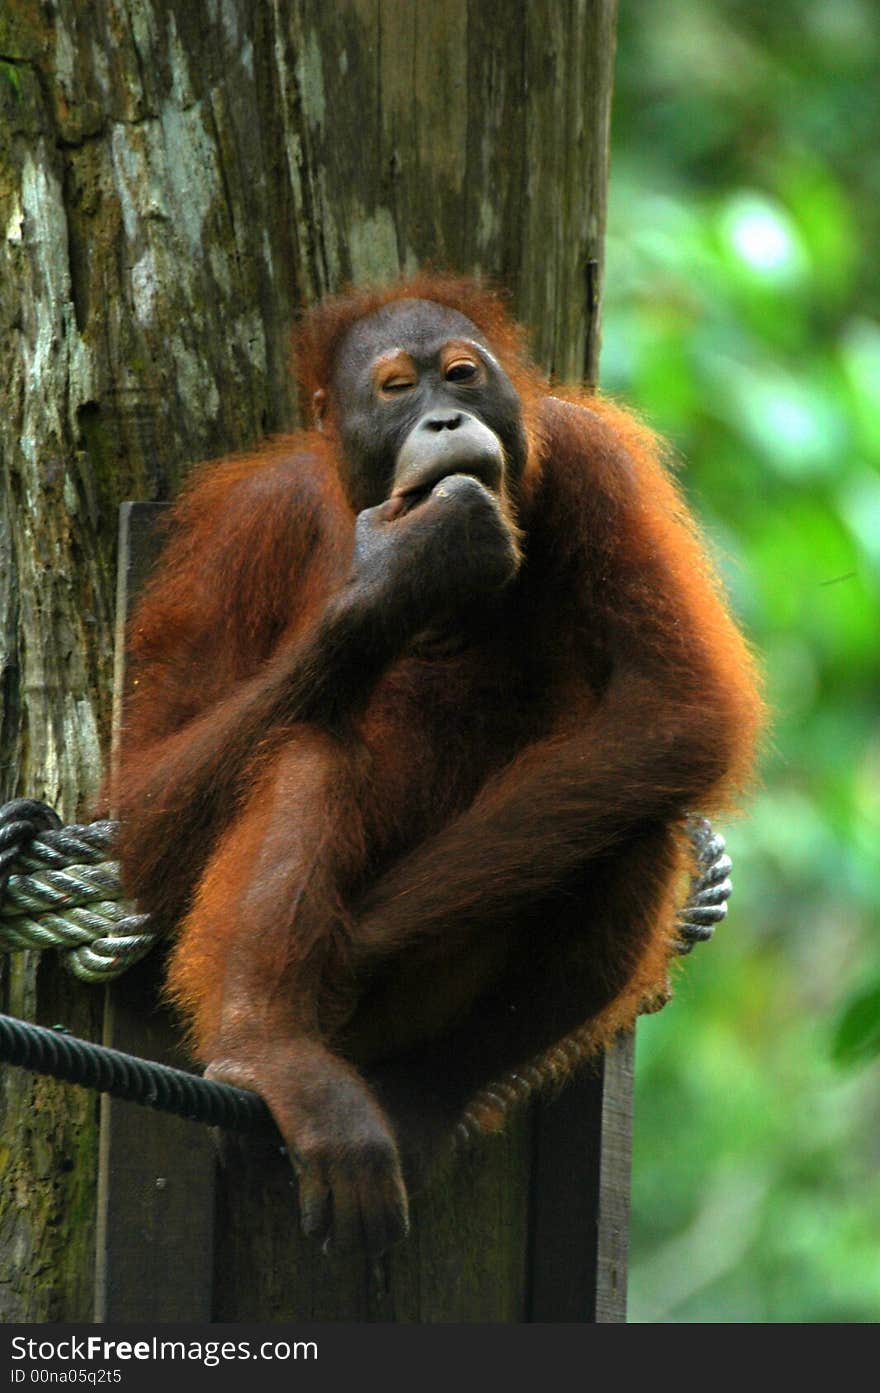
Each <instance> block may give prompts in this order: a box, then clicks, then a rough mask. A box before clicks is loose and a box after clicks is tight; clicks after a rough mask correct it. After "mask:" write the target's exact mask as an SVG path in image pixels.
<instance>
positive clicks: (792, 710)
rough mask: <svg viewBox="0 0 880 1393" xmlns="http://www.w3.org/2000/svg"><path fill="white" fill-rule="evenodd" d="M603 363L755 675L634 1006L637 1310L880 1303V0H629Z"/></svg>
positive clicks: (817, 1313) (874, 1308)
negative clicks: (735, 813) (674, 919)
mask: <svg viewBox="0 0 880 1393" xmlns="http://www.w3.org/2000/svg"><path fill="white" fill-rule="evenodd" d="M613 151H614V152H613V163H612V176H611V226H610V233H609V239H608V261H607V289H606V306H605V333H604V346H603V351H602V384H603V386H604V388H605V390H606V391H609V392H612V393H619V394H620V395H622V396H623V397H624V398H625V399H627V400H628V401H629V402H631V403H632V404H634V405H635V406H636V407H637V408H638V409H639V410H640V411H641V412H642V413H643V414H644V415H645V416H647V418H648V419H649V420H650V421H651V422H652V423H653V424H654V425H655V426H657V427H658V428H659V429H660V430H661V431H663V432H664V433H665V434H666V435H667V436H669V437H670V438H671V440H672V441H673V442H674V444H675V446H676V447H677V449H678V451H679V453H680V454H681V456H682V457H683V458H684V460H685V461H686V471H685V474H684V479H685V484H686V488H687V490H688V493H689V494H690V496H691V498H692V499H693V501H694V504H695V507H696V509H697V511H698V513H699V515H700V516H701V517H702V519H703V521H704V523H705V526H706V529H707V532H708V535H709V538H710V540H711V543H712V545H713V547H714V548H715V549H716V550H717V554H718V556H719V558H720V565H721V569H722V571H723V574H724V576H725V579H726V582H727V584H728V586H729V589H730V592H731V595H732V598H733V601H734V604H735V606H736V608H737V610H738V612H739V614H740V615H741V617H742V620H743V622H744V624H745V627H746V629H747V631H748V633H749V635H750V636H751V638H752V639H753V641H754V643H755V645H756V647H757V649H758V651H759V653H760V655H761V657H762V662H763V665H764V668H765V671H766V674H767V687H768V697H769V701H770V703H771V706H772V708H773V725H772V730H771V733H770V736H769V739H768V742H767V746H766V752H765V758H764V761H763V766H762V774H761V781H760V785H759V788H758V790H757V793H756V795H755V796H754V797H753V798H752V799H751V800H750V804H749V809H748V816H747V817H746V818H744V819H743V820H742V821H740V822H739V823H736V824H732V825H730V826H729V827H726V828H725V829H724V830H725V832H726V834H727V839H728V844H729V846H730V849H731V853H732V855H733V857H734V881H735V894H734V899H733V901H732V904H731V911H730V916H729V918H728V921H727V923H726V924H725V925H723V926H722V927H721V929H720V930H719V931H718V933H717V935H716V938H715V940H714V942H713V943H712V944H711V945H710V946H708V947H706V948H703V949H702V950H700V949H698V950H697V951H696V952H695V953H694V954H693V956H692V958H690V959H689V960H688V961H687V963H686V966H685V970H684V972H683V973H682V974H681V975H680V977H679V982H678V989H677V996H676V1000H675V1001H674V1002H673V1004H672V1005H671V1006H670V1007H668V1008H667V1010H666V1011H664V1012H663V1013H662V1014H661V1015H660V1016H658V1017H653V1018H650V1019H646V1020H643V1021H642V1022H641V1024H640V1026H639V1032H638V1086H637V1098H636V1145H635V1160H634V1215H633V1248H634V1253H633V1268H632V1277H631V1318H632V1319H633V1320H636V1321H638V1320H642V1321H644V1320H661V1321H743V1320H748V1321H834V1320H849V1321H852V1320H855V1321H866V1320H878V1319H880V1058H878V1053H880V913H878V909H880V871H878V866H880V716H878V707H880V681H878V678H880V605H878V592H880V584H878V582H880V474H878V466H880V279H878V276H877V261H878V257H880V235H878V234H880V8H878V6H877V4H874V3H870V0H833V3H832V0H800V2H799V3H793V0H775V3H773V4H772V5H768V4H765V3H763V0H761V3H758V0H749V2H748V3H742V2H740V3H737V2H736V0H700V3H698V4H695V3H693V0H664V2H663V3H662V4H658V3H656V0H623V3H622V5H621V24H620V37H619V49H618V86H617V93H616V106H615V119H614V140H613Z"/></svg>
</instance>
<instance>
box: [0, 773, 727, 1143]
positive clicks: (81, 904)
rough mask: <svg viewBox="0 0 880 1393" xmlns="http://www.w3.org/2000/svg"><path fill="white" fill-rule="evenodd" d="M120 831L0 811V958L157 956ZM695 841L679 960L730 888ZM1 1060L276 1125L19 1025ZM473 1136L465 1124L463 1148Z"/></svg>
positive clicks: (228, 1099) (698, 834)
mask: <svg viewBox="0 0 880 1393" xmlns="http://www.w3.org/2000/svg"><path fill="white" fill-rule="evenodd" d="M116 830H117V824H116V823H114V822H93V823H90V824H87V825H84V826H78V825H71V826H66V827H65V826H62V825H61V822H60V819H59V818H58V816H57V814H55V813H54V812H53V811H52V809H51V808H49V807H47V805H46V804H45V803H37V802H35V801H34V800H32V799H25V798H19V799H16V800H15V802H13V803H7V804H5V805H4V806H3V807H0V952H4V951H5V952H11V951H16V950H21V949H43V948H57V949H59V950H60V951H61V954H62V961H63V962H64V964H65V966H66V967H67V968H68V970H69V971H71V972H72V973H74V975H75V976H76V977H79V978H81V979H82V980H83V981H87V982H100V981H110V980H112V979H113V978H114V977H118V976H119V975H120V973H122V972H124V971H125V970H126V968H128V967H130V966H131V965H132V964H133V963H135V962H137V961H138V960H139V959H140V958H142V957H144V955H145V954H146V953H148V952H149V951H150V949H151V948H152V947H153V946H154V945H155V944H156V943H157V942H158V939H159V935H158V934H155V933H152V932H151V931H150V928H149V916H148V915H146V914H135V913H134V912H133V907H132V906H131V905H130V904H129V903H128V902H127V901H126V900H125V899H124V898H123V892H122V887H121V885H120V881H119V866H118V863H117V862H116V861H113V860H112V859H110V853H111V852H112V845H113V840H114V837H115V835H116ZM688 833H689V835H690V838H691V842H692V844H693V847H694V852H695V859H696V870H695V873H694V875H693V877H692V880H691V887H690V893H689V895H688V899H687V901H686V903H685V905H684V906H683V908H682V909H681V911H680V912H679V915H678V917H677V920H676V932H677V935H678V937H677V940H676V943H675V949H676V952H678V953H682V954H685V953H690V952H691V950H692V949H693V947H694V945H695V944H696V943H704V942H706V941H707V940H708V939H710V938H711V937H712V935H713V933H714V931H715V926H716V925H717V924H719V923H720V922H721V921H722V920H723V919H724V917H725V915H726V914H727V900H728V899H729V897H730V894H731V890H732V886H731V882H730V870H731V861H730V857H729V856H728V855H727V853H726V851H725V846H724V838H723V837H721V836H720V835H719V834H718V833H717V832H713V830H712V827H711V824H710V823H709V822H708V821H707V819H705V818H690V819H689V820H688ZM569 1055H571V1056H572V1057H571V1058H569ZM581 1055H582V1051H581V1049H580V1046H579V1044H578V1042H577V1040H576V1039H575V1037H572V1038H571V1039H570V1040H566V1041H563V1042H562V1043H561V1044H560V1045H559V1046H557V1048H556V1050H555V1051H553V1052H551V1055H549V1056H548V1057H547V1061H545V1063H547V1064H548V1067H549V1069H550V1074H549V1075H548V1074H547V1070H546V1069H545V1070H544V1072H543V1073H541V1074H540V1076H539V1075H538V1074H537V1073H536V1071H535V1070H534V1069H525V1070H524V1071H523V1075H522V1076H520V1075H518V1074H511V1075H510V1076H509V1077H506V1078H504V1079H502V1080H500V1081H499V1082H498V1084H496V1085H493V1087H494V1088H495V1090H496V1092H495V1093H493V1094H491V1095H487V1100H488V1101H489V1102H492V1101H494V1102H495V1103H497V1104H500V1105H501V1106H502V1107H506V1106H507V1105H511V1104H514V1103H516V1102H518V1101H520V1095H522V1096H523V1097H525V1096H528V1094H529V1093H530V1092H531V1091H532V1085H533V1084H535V1083H541V1082H543V1081H546V1077H552V1076H554V1074H555V1073H557V1072H558V1073H559V1076H560V1077H562V1076H563V1075H564V1074H566V1073H568V1072H569V1071H570V1068H571V1067H572V1066H573V1064H575V1063H576V1062H577V1060H578V1059H579V1058H580V1057H581ZM557 1056H558V1059H557ZM0 1059H3V1060H5V1061H6V1062H7V1063H9V1064H14V1065H18V1066H20V1067H21V1068H25V1069H32V1070H34V1071H35V1072H36V1073H38V1074H50V1075H52V1077H53V1078H58V1079H63V1080H64V1081H65V1082H67V1083H73V1084H81V1085H83V1086H84V1087H86V1088H94V1089H98V1090H99V1091H100V1092H102V1093H109V1094H110V1095H111V1096H113V1097H115V1098H124V1099H127V1100H128V1101H129V1102H133V1103H141V1104H144V1105H145V1106H147V1107H153V1108H158V1109H159V1110H160V1111H163V1112H172V1113H176V1114H177V1115H178V1116H180V1117H187V1118H191V1119H192V1120H193V1121H197V1122H205V1123H208V1124H210V1125H213V1126H219V1127H226V1128H230V1129H233V1130H239V1131H251V1130H254V1129H257V1128H261V1127H265V1126H266V1125H268V1124H269V1123H271V1116H270V1114H269V1111H268V1109H267V1107H266V1105H265V1103H264V1102H263V1100H262V1099H261V1098H260V1097H259V1096H258V1095H257V1094H255V1093H248V1092H247V1091H246V1090H245V1089H240V1088H233V1087H231V1086H230V1085H228V1084H219V1083H213V1082H211V1081H209V1080H207V1079H202V1078H199V1077H198V1076H197V1075H193V1074H187V1073H185V1072H184V1071H183V1070H180V1069H172V1068H170V1067H169V1066H168V1065H164V1064H154V1063H152V1062H150V1061H147V1060H143V1059H136V1058H135V1057H134V1056H133V1055H128V1054H122V1053H121V1052H120V1051H119V1050H110V1049H107V1048H105V1047H104V1046H101V1045H94V1044H92V1043H91V1042H89V1041H85V1040H78V1039H75V1038H74V1037H73V1036H71V1035H68V1034H66V1033H63V1032H62V1031H61V1030H60V1028H59V1029H58V1030H46V1029H44V1028H43V1027H41V1026H35V1025H30V1024H27V1023H26V1022H24V1021H17V1020H15V1019H13V1018H12V1017H11V1016H0ZM530 1073H536V1077H535V1079H531V1078H530V1077H529V1075H530ZM484 1101H485V1100H484ZM466 1121H467V1120H466ZM476 1127H477V1123H476V1122H474V1128H476ZM474 1128H471V1130H474ZM468 1134H469V1131H468V1126H467V1125H465V1124H462V1138H461V1140H464V1139H465V1137H466V1135H468Z"/></svg>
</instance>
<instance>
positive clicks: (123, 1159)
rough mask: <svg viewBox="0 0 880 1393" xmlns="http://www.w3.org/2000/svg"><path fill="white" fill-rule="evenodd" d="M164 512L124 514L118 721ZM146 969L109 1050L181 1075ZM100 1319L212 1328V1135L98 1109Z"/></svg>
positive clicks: (131, 1110) (109, 1020)
mask: <svg viewBox="0 0 880 1393" xmlns="http://www.w3.org/2000/svg"><path fill="white" fill-rule="evenodd" d="M165 506H166V505H164V504H161V503H123V505H122V507H121V509H120V516H119V570H118V585H117V609H116V621H117V627H116V675H115V692H114V697H115V702H114V705H115V710H116V712H117V720H116V724H117V727H118V711H119V708H120V703H121V699H122V692H123V688H124V682H125V625H126V621H127V619H128V616H129V614H130V612H131V606H132V603H133V601H134V599H135V597H136V595H137V593H138V591H139V589H140V588H141V586H142V584H143V582H144V580H145V578H146V576H147V574H148V572H149V570H150V567H151V566H152V564H153V562H154V560H155V556H156V553H157V550H158V547H159V544H160V541H161V536H160V529H159V527H158V525H157V524H158V521H159V518H160V516H161V513H162V511H163V509H164V508H165ZM161 972H162V963H161V960H160V958H159V957H158V956H157V957H156V958H151V959H148V960H147V961H146V962H143V963H139V964H137V966H135V967H134V968H132V969H131V970H130V971H129V972H127V973H126V974H125V975H124V976H123V977H121V978H120V979H119V981H118V982H115V983H113V985H112V986H110V987H108V988H107V993H106V1001H105V1008H104V1044H105V1045H112V1046H113V1047H114V1048H115V1049H119V1050H126V1051H127V1052H128V1053H129V1054H134V1055H139V1056H141V1057H142V1058H145V1059H156V1060H159V1061H160V1062H161V1063H163V1064H174V1065H176V1066H177V1067H178V1068H186V1067H187V1061H186V1058H185V1057H184V1056H183V1054H182V1051H181V1048H180V1043H179V1030H177V1029H176V1028H175V1025H174V1022H173V1021H172V1019H171V1016H170V1013H169V1012H168V1011H167V1010H165V1009H164V1008H163V1007H162V1005H161V1004H160V1001H159V994H160V986H161ZM98 1157H99V1159H98V1221H97V1253H96V1261H95V1319H96V1320H99V1321H137V1320H151V1321H170V1320H177V1321H208V1320H210V1319H211V1302H212V1286H213V1282H212V1270H211V1269H212V1257H213V1225H214V1165H215V1147H214V1144H213V1139H212V1136H211V1133H210V1132H209V1131H208V1129H207V1128H205V1127H200V1126H198V1125H197V1124H195V1123H192V1122H186V1121H185V1120H184V1119H182V1118H178V1117H172V1116H171V1115H170V1114H168V1113H160V1112H153V1111H152V1110H148V1109H146V1108H142V1107H138V1106H137V1105H136V1104H135V1103H124V1102H121V1101H120V1100H119V1099H117V1098H108V1097H107V1096H106V1094H105V1095H103V1096H102V1098H101V1134H100V1143H99V1152H98Z"/></svg>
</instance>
